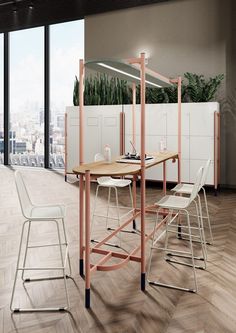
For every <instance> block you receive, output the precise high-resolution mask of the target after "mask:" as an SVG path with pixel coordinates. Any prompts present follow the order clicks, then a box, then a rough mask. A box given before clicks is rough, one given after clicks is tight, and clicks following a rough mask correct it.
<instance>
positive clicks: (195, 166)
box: [190, 160, 214, 185]
mask: <svg viewBox="0 0 236 333" xmlns="http://www.w3.org/2000/svg"><path fill="white" fill-rule="evenodd" d="M206 161H207V160H190V183H194V182H195V181H196V175H197V172H198V170H199V168H200V167H201V166H203V167H204V166H205V164H206ZM206 184H207V185H214V161H213V160H212V161H211V164H210V167H209V172H208V175H207V179H206Z"/></svg>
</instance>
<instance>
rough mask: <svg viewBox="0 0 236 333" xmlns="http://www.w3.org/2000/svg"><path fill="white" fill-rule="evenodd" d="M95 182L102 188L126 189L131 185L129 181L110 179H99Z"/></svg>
mask: <svg viewBox="0 0 236 333" xmlns="http://www.w3.org/2000/svg"><path fill="white" fill-rule="evenodd" d="M97 182H98V184H99V185H100V186H104V187H114V186H115V187H126V186H128V185H130V184H131V180H129V179H115V178H112V177H99V178H98V179H97Z"/></svg>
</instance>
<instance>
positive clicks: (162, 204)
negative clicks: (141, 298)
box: [147, 167, 204, 292]
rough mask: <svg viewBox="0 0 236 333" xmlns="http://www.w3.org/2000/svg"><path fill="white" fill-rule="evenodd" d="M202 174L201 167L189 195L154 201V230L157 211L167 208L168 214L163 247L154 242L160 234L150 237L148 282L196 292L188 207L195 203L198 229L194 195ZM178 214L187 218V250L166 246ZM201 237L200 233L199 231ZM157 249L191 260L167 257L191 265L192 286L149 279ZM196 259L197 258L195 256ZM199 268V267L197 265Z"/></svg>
mask: <svg viewBox="0 0 236 333" xmlns="http://www.w3.org/2000/svg"><path fill="white" fill-rule="evenodd" d="M202 175H203V168H202V167H201V168H200V169H199V171H198V173H197V177H196V182H195V184H194V185H193V189H192V192H191V195H190V197H188V198H186V197H182V196H175V195H166V196H164V197H163V198H162V199H161V200H160V201H158V202H157V203H156V205H157V207H158V210H157V219H156V223H155V227H154V230H155V229H156V226H157V223H158V218H159V213H160V211H161V210H163V209H167V210H168V216H167V222H166V229H165V244H164V247H158V246H157V245H156V244H157V242H158V241H159V240H160V238H161V236H162V234H161V235H159V236H157V237H155V233H154V235H153V239H152V245H151V251H150V258H149V265H148V274H147V280H148V282H149V283H150V284H153V285H157V286H161V287H168V288H173V289H178V290H183V291H190V292H197V290H198V286H197V277H196V268H198V267H197V266H196V265H195V259H196V257H194V253H193V244H192V226H191V224H190V214H189V208H190V205H191V204H192V203H195V208H196V211H197V219H198V229H201V219H200V217H199V215H200V213H199V212H198V204H197V202H196V200H195V199H196V197H197V194H198V191H199V186H200V184H201V179H202ZM180 214H184V215H186V218H187V226H186V227H185V229H186V234H187V235H188V236H189V242H188V244H189V251H180V250H175V249H169V248H168V233H169V228H170V227H171V226H172V223H173V221H174V220H175V219H177V218H178V217H179V215H180ZM200 237H201V233H200ZM201 241H202V251H203V254H204V248H203V246H204V239H202V237H201ZM154 249H158V250H163V251H164V252H165V253H167V255H169V253H168V252H171V255H172V254H173V253H175V254H176V255H177V256H182V257H184V258H189V259H190V260H191V263H185V262H177V261H174V260H171V259H169V258H167V259H166V260H167V261H171V262H174V263H177V264H179V263H181V264H184V265H186V266H189V267H192V270H193V278H194V288H185V287H179V286H175V285H171V284H166V283H162V282H159V281H153V280H150V279H149V276H150V271H151V262H152V254H153V250H154ZM197 259H198V258H197ZM199 268H200V267H199Z"/></svg>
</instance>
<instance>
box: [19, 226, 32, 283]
mask: <svg viewBox="0 0 236 333" xmlns="http://www.w3.org/2000/svg"><path fill="white" fill-rule="evenodd" d="M30 229H31V221H29V225H28V231H27V238H26V244H25V253H24V260H23V267H25V264H26V257H27V254H28V248H29V237H30ZM24 273H25V271H24V270H22V272H21V279H22V280H23V281H24V280H25V278H24Z"/></svg>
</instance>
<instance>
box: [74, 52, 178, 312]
mask: <svg viewBox="0 0 236 333" xmlns="http://www.w3.org/2000/svg"><path fill="white" fill-rule="evenodd" d="M129 63H130V64H136V65H137V66H139V68H140V78H141V83H140V85H141V89H140V91H141V172H140V177H141V208H140V209H137V208H136V180H137V175H134V176H133V196H134V208H135V212H134V215H133V216H132V217H131V218H129V219H128V220H127V221H125V222H124V223H123V224H122V225H121V226H120V227H118V228H117V229H115V230H114V231H113V232H112V233H111V234H110V235H109V236H107V237H105V238H104V239H103V240H102V241H101V242H99V243H97V244H96V245H95V246H94V247H93V248H91V244H90V170H86V172H85V209H84V175H83V174H80V191H79V193H80V204H79V206H80V212H79V232H80V236H79V238H80V275H81V276H82V275H83V274H84V255H85V307H86V308H90V275H91V273H93V272H95V271H97V270H104V271H109V270H114V269H118V268H120V267H122V266H123V265H124V264H126V263H127V262H129V261H136V262H140V263H141V290H143V291H144V290H145V280H146V279H145V274H146V267H145V266H146V265H145V244H146V242H147V240H148V239H150V238H151V237H152V235H153V233H154V232H155V230H153V232H152V233H150V234H149V235H148V236H147V235H146V234H145V213H146V212H152V211H151V210H149V209H147V211H146V208H147V207H146V206H145V202H146V178H145V169H146V167H145V74H146V73H149V74H152V75H153V76H154V77H158V78H161V79H162V80H163V81H165V82H168V83H173V82H174V83H177V84H178V182H180V181H181V172H180V170H181V78H180V77H179V78H178V79H177V80H170V79H168V78H165V77H163V76H161V75H160V74H158V73H156V72H153V71H152V70H150V69H147V68H146V66H145V53H141V55H140V58H132V59H129ZM83 80H84V63H83V60H80V84H79V96H80V99H79V119H80V124H79V125H80V126H79V156H80V164H82V163H83V162H84V150H83V146H84V132H83V125H84V105H83V102H84V101H83V91H84V81H83ZM134 92H135V89H134V86H133V100H134V101H135V98H134ZM132 127H133V141H134V142H135V132H134V130H135V111H134V103H133V121H132ZM121 146H123V144H122V143H121ZM163 176H164V184H166V170H165V163H164V168H163ZM164 186H165V185H164ZM84 211H85V216H84ZM164 215H165V214H164ZM138 216H140V217H141V230H140V237H141V243H140V245H139V246H137V247H136V248H135V249H134V250H133V251H131V253H129V254H126V253H125V254H122V253H119V252H114V251H108V250H102V249H100V247H101V246H102V245H103V244H104V243H106V242H107V241H108V240H109V239H110V238H112V237H113V236H114V235H116V234H117V233H118V232H119V231H120V230H122V229H123V228H124V227H125V226H127V225H128V224H129V223H131V222H132V221H134V220H135V218H137V217H138ZM84 217H85V244H84V236H83V235H84ZM164 222H165V217H164V218H163V220H162V221H161V223H160V224H159V225H158V226H157V228H159V227H160V226H161V225H162V224H163V223H164ZM139 251H140V256H136V255H135V254H136V253H137V252H139ZM91 253H99V254H102V255H103V258H102V259H100V260H99V261H98V262H97V264H94V265H91V264H90V254H91ZM111 257H116V258H120V259H122V260H121V262H120V263H118V264H115V265H104V264H105V263H106V262H107V261H108V260H109V259H110V258H111Z"/></svg>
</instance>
